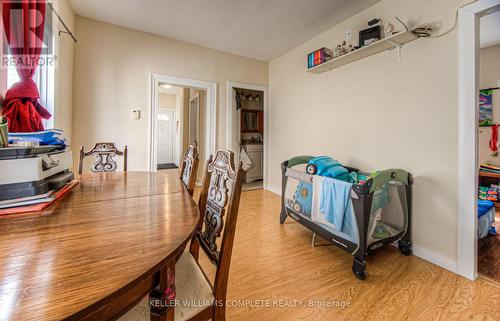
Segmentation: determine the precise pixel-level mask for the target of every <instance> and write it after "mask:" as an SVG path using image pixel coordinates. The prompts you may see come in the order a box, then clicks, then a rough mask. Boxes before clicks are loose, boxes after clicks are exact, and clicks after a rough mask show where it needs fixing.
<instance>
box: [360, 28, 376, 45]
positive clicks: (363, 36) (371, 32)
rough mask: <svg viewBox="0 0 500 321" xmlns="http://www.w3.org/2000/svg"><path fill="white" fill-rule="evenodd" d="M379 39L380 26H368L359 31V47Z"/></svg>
mask: <svg viewBox="0 0 500 321" xmlns="http://www.w3.org/2000/svg"><path fill="white" fill-rule="evenodd" d="M378 40H380V26H374V27H370V28H367V29H364V30H361V31H360V32H359V47H363V46H367V45H369V44H371V43H374V42H376V41H378Z"/></svg>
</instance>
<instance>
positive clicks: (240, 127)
mask: <svg viewBox="0 0 500 321" xmlns="http://www.w3.org/2000/svg"><path fill="white" fill-rule="evenodd" d="M227 90H228V118H227V122H228V124H227V148H228V149H230V150H232V151H234V153H235V156H236V159H239V160H240V161H241V162H242V164H243V169H244V171H245V175H244V178H243V187H242V189H243V191H249V190H255V189H267V159H268V150H267V148H268V144H267V142H268V133H269V131H268V128H267V127H268V116H267V115H268V108H267V101H268V97H267V87H263V86H257V85H250V84H242V83H234V82H228V89H227Z"/></svg>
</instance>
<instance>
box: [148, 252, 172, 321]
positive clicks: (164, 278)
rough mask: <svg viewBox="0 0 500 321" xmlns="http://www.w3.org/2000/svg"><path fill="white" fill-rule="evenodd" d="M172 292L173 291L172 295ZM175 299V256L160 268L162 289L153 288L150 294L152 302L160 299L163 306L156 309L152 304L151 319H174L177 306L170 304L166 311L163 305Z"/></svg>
mask: <svg viewBox="0 0 500 321" xmlns="http://www.w3.org/2000/svg"><path fill="white" fill-rule="evenodd" d="M171 293H173V295H172V296H170V295H171ZM158 296H159V297H158ZM173 299H175V258H173V259H172V260H170V261H169V262H168V263H167V265H166V266H164V267H163V268H162V269H161V270H160V290H159V291H157V290H153V291H151V294H150V299H149V301H150V304H151V302H152V300H160V301H161V307H160V308H159V309H155V308H154V307H152V306H150V309H151V311H150V320H151V321H174V314H175V310H174V309H175V306H168V308H167V309H166V311H164V309H162V307H164V306H167V305H168V303H169V300H173Z"/></svg>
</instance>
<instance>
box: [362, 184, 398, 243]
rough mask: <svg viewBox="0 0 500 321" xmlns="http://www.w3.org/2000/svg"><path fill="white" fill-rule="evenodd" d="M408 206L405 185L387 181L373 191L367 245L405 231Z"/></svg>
mask: <svg viewBox="0 0 500 321" xmlns="http://www.w3.org/2000/svg"><path fill="white" fill-rule="evenodd" d="M407 226H408V204H407V199H406V190H405V185H404V184H403V183H401V182H398V181H389V182H387V183H386V184H383V185H381V186H380V187H379V188H377V189H376V190H375V191H373V201H372V206H371V211H370V220H369V223H368V230H367V236H368V239H367V245H370V244H372V243H374V242H377V241H379V240H382V239H386V238H389V237H392V236H395V235H397V234H399V233H401V232H403V231H406V229H407Z"/></svg>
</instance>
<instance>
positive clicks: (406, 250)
mask: <svg viewBox="0 0 500 321" xmlns="http://www.w3.org/2000/svg"><path fill="white" fill-rule="evenodd" d="M399 252H400V253H401V254H403V255H406V256H409V255H411V248H410V247H407V246H401V247H400V248H399Z"/></svg>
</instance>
